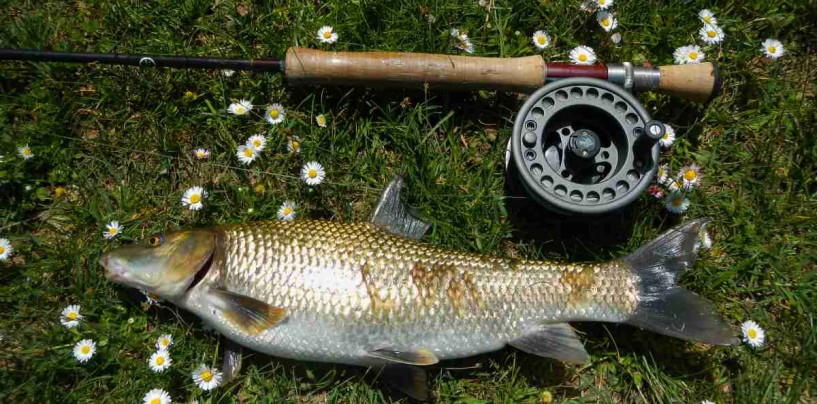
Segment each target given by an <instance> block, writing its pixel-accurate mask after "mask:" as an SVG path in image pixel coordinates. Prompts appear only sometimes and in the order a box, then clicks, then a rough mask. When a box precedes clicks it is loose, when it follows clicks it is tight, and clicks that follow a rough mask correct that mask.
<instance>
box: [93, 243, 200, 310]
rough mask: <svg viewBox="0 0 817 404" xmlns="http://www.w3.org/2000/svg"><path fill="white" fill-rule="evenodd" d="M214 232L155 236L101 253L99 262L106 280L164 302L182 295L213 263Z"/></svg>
mask: <svg viewBox="0 0 817 404" xmlns="http://www.w3.org/2000/svg"><path fill="white" fill-rule="evenodd" d="M215 247H216V233H215V232H213V231H210V230H188V231H178V232H173V233H167V234H154V235H152V236H150V237H148V238H146V239H145V240H142V241H141V242H138V243H134V244H132V245H129V246H124V247H121V248H118V249H116V250H113V251H110V252H108V253H106V254H104V255H103V256H102V257H101V258H100V259H99V263H100V265H102V266H103V267H104V268H105V270H106V274H105V275H106V277H107V278H108V280H109V281H111V282H115V283H119V284H122V285H125V286H130V287H134V288H138V289H142V290H145V291H146V292H149V293H154V294H156V295H158V296H159V297H161V298H164V299H167V300H171V301H173V300H175V299H176V298H179V297H181V296H182V295H184V294H185V292H186V291H187V289H188V287H189V286H190V285H191V284H192V283H193V281H194V279H196V275H197V274H199V275H200V277H199V279H201V275H204V273H206V272H207V270H208V269H209V267H210V265H211V264H212V261H213V255H214V253H215V249H216V248H215Z"/></svg>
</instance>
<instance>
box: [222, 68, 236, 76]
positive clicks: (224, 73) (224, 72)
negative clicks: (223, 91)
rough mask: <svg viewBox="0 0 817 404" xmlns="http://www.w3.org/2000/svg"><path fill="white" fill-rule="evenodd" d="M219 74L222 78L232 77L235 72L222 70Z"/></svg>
mask: <svg viewBox="0 0 817 404" xmlns="http://www.w3.org/2000/svg"><path fill="white" fill-rule="evenodd" d="M221 74H222V75H223V76H224V77H233V75H234V74H235V70H230V69H224V70H222V71H221Z"/></svg>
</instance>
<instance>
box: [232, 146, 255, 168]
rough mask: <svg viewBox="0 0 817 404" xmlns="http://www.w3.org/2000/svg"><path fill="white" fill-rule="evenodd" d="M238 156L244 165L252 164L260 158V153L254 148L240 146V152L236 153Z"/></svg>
mask: <svg viewBox="0 0 817 404" xmlns="http://www.w3.org/2000/svg"><path fill="white" fill-rule="evenodd" d="M235 155H236V156H238V161H240V162H241V163H242V164H250V163H252V162H253V160H255V158H256V157H258V151H257V150H255V149H253V148H252V147H247V145H245V144H242V145H241V146H238V150H237V151H236V153H235Z"/></svg>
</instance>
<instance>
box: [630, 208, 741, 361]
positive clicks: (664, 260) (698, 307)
mask: <svg viewBox="0 0 817 404" xmlns="http://www.w3.org/2000/svg"><path fill="white" fill-rule="evenodd" d="M707 221H708V220H707V219H698V220H693V221H690V222H688V223H684V224H683V225H680V226H678V227H675V228H673V229H671V230H669V231H667V232H666V233H664V234H662V235H660V236H658V238H656V239H655V240H653V241H651V242H649V243H647V244H646V245H644V246H642V247H641V248H639V249H638V250H637V251H636V252H634V253H632V254H630V255H628V256H627V257H625V258H624V259H623V261H624V262H625V263H627V264H629V266H630V268H631V270H632V272H633V274H634V275H635V276H636V279H637V282H638V292H639V306H638V308H637V309H636V311H635V313H634V314H633V315H631V316H630V318H629V319H628V320H627V323H629V324H632V325H635V326H638V327H641V328H645V329H648V330H651V331H655V332H657V333H661V334H665V335H670V336H673V337H677V338H682V339H685V340H688V341H696V342H703V343H706V344H710V345H732V344H735V343H737V342H739V340H738V339H737V338H735V336H734V333H733V331H732V329H731V327H729V325H728V324H726V323H724V322H723V320H721V317H720V315H719V314H718V313H717V311H716V310H715V308H714V307H713V306H712V303H710V302H709V301H707V300H706V299H704V298H702V297H700V296H698V295H696V294H695V293H692V292H690V291H688V290H686V289H684V288H683V287H680V286H678V285H677V281H678V278H679V277H680V275H681V274H682V272H683V270H684V269H685V268H687V267H688V266H690V265H692V263H693V262H694V261H695V258H696V256H697V255H698V249H699V246H700V241H699V235H700V233H701V232H702V231H703V230H704V228H705V227H706V223H707Z"/></svg>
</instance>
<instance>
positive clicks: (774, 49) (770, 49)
mask: <svg viewBox="0 0 817 404" xmlns="http://www.w3.org/2000/svg"><path fill="white" fill-rule="evenodd" d="M775 52H777V48H775V47H774V46H770V47H769V53H775Z"/></svg>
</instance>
